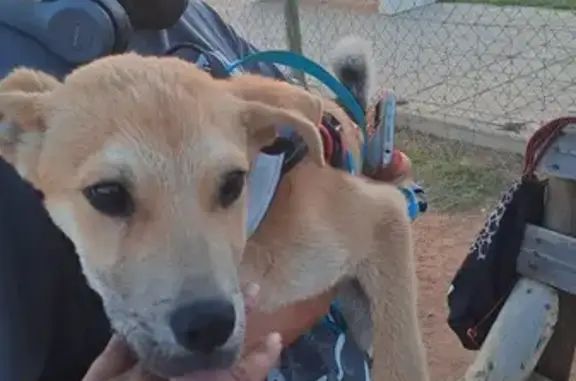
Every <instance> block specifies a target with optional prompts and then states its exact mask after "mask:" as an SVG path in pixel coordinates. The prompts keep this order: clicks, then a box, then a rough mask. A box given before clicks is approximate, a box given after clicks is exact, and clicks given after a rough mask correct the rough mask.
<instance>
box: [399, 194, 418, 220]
mask: <svg viewBox="0 0 576 381" xmlns="http://www.w3.org/2000/svg"><path fill="white" fill-rule="evenodd" d="M400 190H401V191H402V193H404V196H406V203H407V204H408V216H409V217H410V220H412V221H414V220H415V219H416V218H417V217H418V214H420V203H419V202H418V197H416V192H415V191H414V189H409V188H400Z"/></svg>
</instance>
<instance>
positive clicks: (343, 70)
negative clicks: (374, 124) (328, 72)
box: [331, 36, 374, 111]
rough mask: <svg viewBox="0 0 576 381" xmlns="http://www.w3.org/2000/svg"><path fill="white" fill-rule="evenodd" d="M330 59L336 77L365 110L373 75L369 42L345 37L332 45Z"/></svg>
mask: <svg viewBox="0 0 576 381" xmlns="http://www.w3.org/2000/svg"><path fill="white" fill-rule="evenodd" d="M331 61H332V62H331V64H332V70H333V71H334V74H335V75H336V77H337V78H338V79H339V80H340V82H342V84H343V85H344V86H346V88H347V89H348V90H349V91H350V92H351V93H352V95H354V97H355V98H356V101H357V102H358V103H359V104H360V107H362V110H364V111H366V109H367V107H368V101H369V98H370V94H371V91H372V89H371V83H372V80H373V76H374V66H373V65H374V64H373V62H372V48H371V46H370V43H369V42H368V41H366V40H364V39H362V38H359V37H354V36H349V37H345V38H343V39H342V40H340V41H339V42H338V43H337V44H336V46H335V47H334V50H333V51H332V57H331Z"/></svg>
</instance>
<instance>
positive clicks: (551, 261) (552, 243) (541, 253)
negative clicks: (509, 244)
mask: <svg viewBox="0 0 576 381" xmlns="http://www.w3.org/2000/svg"><path fill="white" fill-rule="evenodd" d="M517 269H518V272H519V273H520V274H522V275H524V276H526V277H528V278H531V279H535V280H538V281H540V282H543V283H545V284H549V285H551V286H554V287H556V288H558V289H560V290H563V291H566V292H569V293H571V294H576V238H572V237H569V236H566V235H563V234H560V233H556V232H554V231H552V230H549V229H545V228H542V227H538V226H534V225H528V226H527V228H526V233H525V235H524V242H523V244H522V249H521V250H520V255H519V256H518V262H517Z"/></svg>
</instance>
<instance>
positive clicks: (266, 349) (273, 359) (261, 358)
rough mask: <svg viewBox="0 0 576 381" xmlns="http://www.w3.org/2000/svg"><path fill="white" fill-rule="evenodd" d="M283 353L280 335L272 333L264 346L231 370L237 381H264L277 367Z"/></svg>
mask: <svg viewBox="0 0 576 381" xmlns="http://www.w3.org/2000/svg"><path fill="white" fill-rule="evenodd" d="M281 351H282V338H281V336H280V334H279V333H277V332H275V333H271V334H270V335H268V337H267V338H266V341H265V342H264V344H263V345H262V346H260V347H259V348H258V349H256V350H255V351H254V352H252V353H250V354H248V355H247V356H246V357H244V358H243V359H242V360H240V362H238V364H236V365H235V366H234V368H232V370H231V375H232V378H233V379H234V380H235V381H262V380H264V379H265V378H266V376H267V375H268V373H269V372H270V370H271V369H272V368H273V367H274V366H275V365H276V363H277V361H278V358H279V357H280V352H281Z"/></svg>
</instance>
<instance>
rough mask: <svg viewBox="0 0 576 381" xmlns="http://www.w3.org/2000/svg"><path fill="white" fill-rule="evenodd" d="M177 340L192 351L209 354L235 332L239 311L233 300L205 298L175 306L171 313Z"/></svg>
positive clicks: (171, 323)
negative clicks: (237, 311) (235, 307)
mask: <svg viewBox="0 0 576 381" xmlns="http://www.w3.org/2000/svg"><path fill="white" fill-rule="evenodd" d="M169 322H170V329H171V330H172V333H173V334H174V337H175V338H176V341H177V342H178V344H180V345H181V346H182V347H183V348H185V349H186V350H188V351H190V352H202V353H204V354H210V353H212V352H214V351H215V350H216V349H218V348H220V347H221V346H223V345H224V344H225V343H226V342H227V341H228V339H230V337H231V336H232V333H233V331H234V327H235V325H236V312H235V309H234V305H233V304H232V302H231V301H228V300H226V299H204V300H198V301H195V302H193V303H190V304H186V305H182V306H179V307H178V308H176V309H175V310H174V311H173V312H172V313H171V314H170V316H169Z"/></svg>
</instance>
